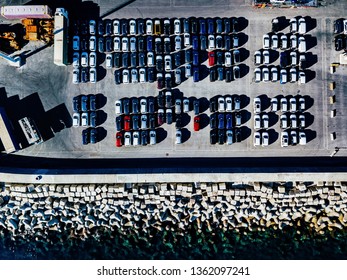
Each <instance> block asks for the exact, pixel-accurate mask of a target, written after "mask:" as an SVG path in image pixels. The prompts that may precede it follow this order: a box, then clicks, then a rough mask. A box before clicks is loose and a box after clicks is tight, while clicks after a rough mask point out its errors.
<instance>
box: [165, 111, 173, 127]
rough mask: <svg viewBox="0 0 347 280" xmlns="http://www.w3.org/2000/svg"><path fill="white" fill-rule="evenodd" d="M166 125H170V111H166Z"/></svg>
mask: <svg viewBox="0 0 347 280" xmlns="http://www.w3.org/2000/svg"><path fill="white" fill-rule="evenodd" d="M166 123H167V124H172V110H171V109H170V110H166Z"/></svg>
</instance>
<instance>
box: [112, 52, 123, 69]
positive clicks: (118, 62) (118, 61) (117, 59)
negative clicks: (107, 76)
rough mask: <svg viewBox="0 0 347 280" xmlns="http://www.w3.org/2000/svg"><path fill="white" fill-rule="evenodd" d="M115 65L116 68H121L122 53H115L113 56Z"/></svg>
mask: <svg viewBox="0 0 347 280" xmlns="http://www.w3.org/2000/svg"><path fill="white" fill-rule="evenodd" d="M113 65H114V67H115V68H120V67H121V53H119V52H115V53H114V54H113Z"/></svg>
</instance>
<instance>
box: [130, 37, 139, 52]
mask: <svg viewBox="0 0 347 280" xmlns="http://www.w3.org/2000/svg"><path fill="white" fill-rule="evenodd" d="M130 51H131V52H136V51H137V49H136V37H131V38H130Z"/></svg>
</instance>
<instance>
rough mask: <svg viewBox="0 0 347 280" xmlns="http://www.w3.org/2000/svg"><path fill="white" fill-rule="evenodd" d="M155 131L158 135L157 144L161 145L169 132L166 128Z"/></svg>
mask: <svg viewBox="0 0 347 280" xmlns="http://www.w3.org/2000/svg"><path fill="white" fill-rule="evenodd" d="M155 131H156V133H157V143H161V142H162V141H164V140H165V139H166V138H167V131H166V130H165V129H164V128H162V127H159V128H156V129H155Z"/></svg>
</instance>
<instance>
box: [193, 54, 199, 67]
mask: <svg viewBox="0 0 347 280" xmlns="http://www.w3.org/2000/svg"><path fill="white" fill-rule="evenodd" d="M193 65H194V66H198V65H199V52H198V51H193Z"/></svg>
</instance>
